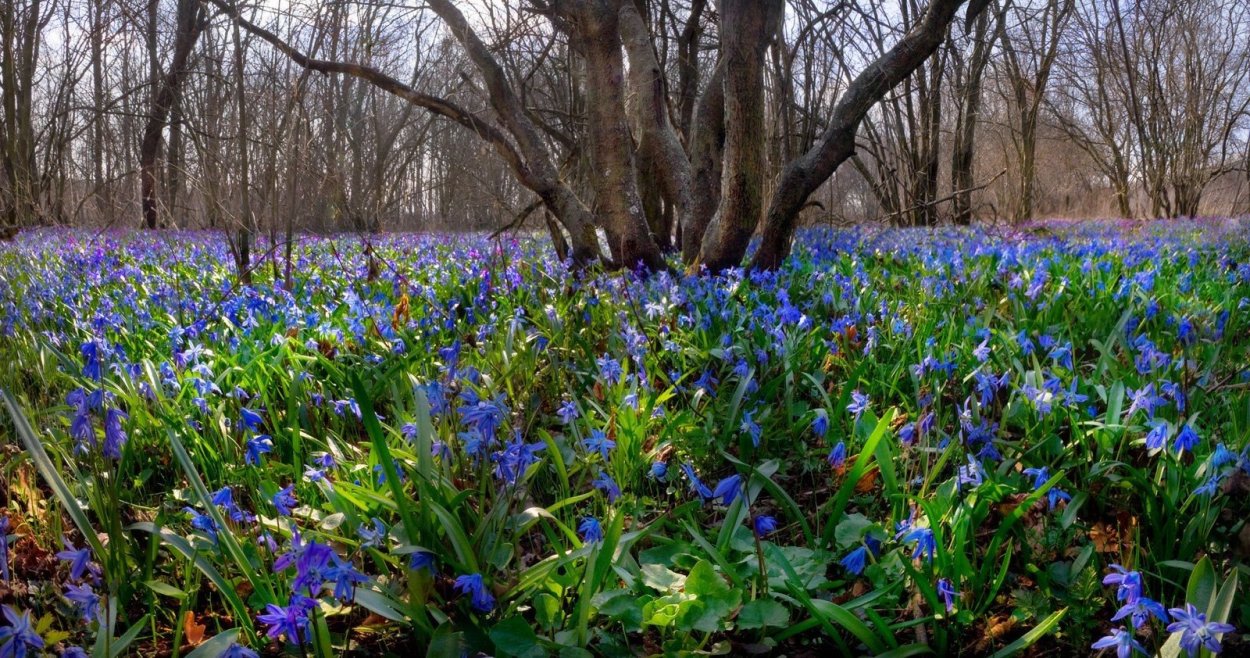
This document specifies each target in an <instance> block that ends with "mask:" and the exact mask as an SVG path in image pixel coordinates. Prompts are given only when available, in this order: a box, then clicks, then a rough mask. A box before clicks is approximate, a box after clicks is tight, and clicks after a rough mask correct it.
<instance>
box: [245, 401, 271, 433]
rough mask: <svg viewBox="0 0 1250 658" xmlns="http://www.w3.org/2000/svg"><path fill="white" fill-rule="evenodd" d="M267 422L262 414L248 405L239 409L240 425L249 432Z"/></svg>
mask: <svg viewBox="0 0 1250 658" xmlns="http://www.w3.org/2000/svg"><path fill="white" fill-rule="evenodd" d="M264 422H265V419H264V418H263V417H261V415H260V414H259V413H257V412H255V411H253V410H251V409H248V408H247V407H243V408H241V409H239V426H240V427H241V428H243V429H245V430H247V431H249V432H256V431H258V430H260V426H261V424H262V423H264Z"/></svg>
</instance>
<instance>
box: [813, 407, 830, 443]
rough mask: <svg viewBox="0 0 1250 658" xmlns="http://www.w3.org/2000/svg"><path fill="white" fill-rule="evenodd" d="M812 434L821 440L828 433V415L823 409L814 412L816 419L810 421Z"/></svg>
mask: <svg viewBox="0 0 1250 658" xmlns="http://www.w3.org/2000/svg"><path fill="white" fill-rule="evenodd" d="M812 433H813V434H815V435H816V436H817V437H819V438H822V439H823V438H825V435H826V434H828V433H829V414H828V412H826V411H825V410H824V409H817V410H816V417H815V418H813V419H812Z"/></svg>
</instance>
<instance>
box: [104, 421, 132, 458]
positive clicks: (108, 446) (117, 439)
mask: <svg viewBox="0 0 1250 658" xmlns="http://www.w3.org/2000/svg"><path fill="white" fill-rule="evenodd" d="M127 418H129V416H127V415H126V412H124V411H122V410H121V409H109V410H108V412H107V413H106V414H105V416H104V449H103V453H104V456H105V457H108V458H109V459H121V458H122V446H124V445H126V430H125V429H123V428H122V421H123V420H126V419H127Z"/></svg>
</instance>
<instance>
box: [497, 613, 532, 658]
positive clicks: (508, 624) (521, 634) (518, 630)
mask: <svg viewBox="0 0 1250 658" xmlns="http://www.w3.org/2000/svg"><path fill="white" fill-rule="evenodd" d="M488 635H490V641H491V642H494V643H495V650H496V651H497V652H498V653H499V654H500V655H504V656H526V655H529V654H530V652H531V651H533V650H534V649H538V650H539V651H540V652H541V651H542V649H541V647H539V646H538V636H537V635H535V634H534V629H533V628H531V627H530V625H529V622H527V621H525V620H524V619H522V618H521V617H509V618H507V619H505V620H503V621H501V622H499V623H498V624H495V627H494V628H492V629H490V632H489V633H488Z"/></svg>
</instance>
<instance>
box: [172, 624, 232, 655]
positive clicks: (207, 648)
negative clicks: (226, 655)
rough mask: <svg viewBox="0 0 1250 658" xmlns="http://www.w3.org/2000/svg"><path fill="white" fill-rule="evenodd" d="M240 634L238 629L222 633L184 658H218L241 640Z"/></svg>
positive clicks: (206, 641) (209, 639)
mask: <svg viewBox="0 0 1250 658" xmlns="http://www.w3.org/2000/svg"><path fill="white" fill-rule="evenodd" d="M239 632H240V629H238V628H232V629H230V630H228V631H222V632H220V633H218V634H216V635H214V636H212V637H210V638H208V639H207V640H204V642H203V643H201V644H200V646H198V647H196V648H195V649H194V650H192V651H191V653H189V654H187V655H186V656H185V657H184V658H217V657H218V656H220V655H221V654H222V652H224V651H225V650H226V649H228V648H230V645H232V644H234V643H235V641H236V640H238V639H239Z"/></svg>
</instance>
